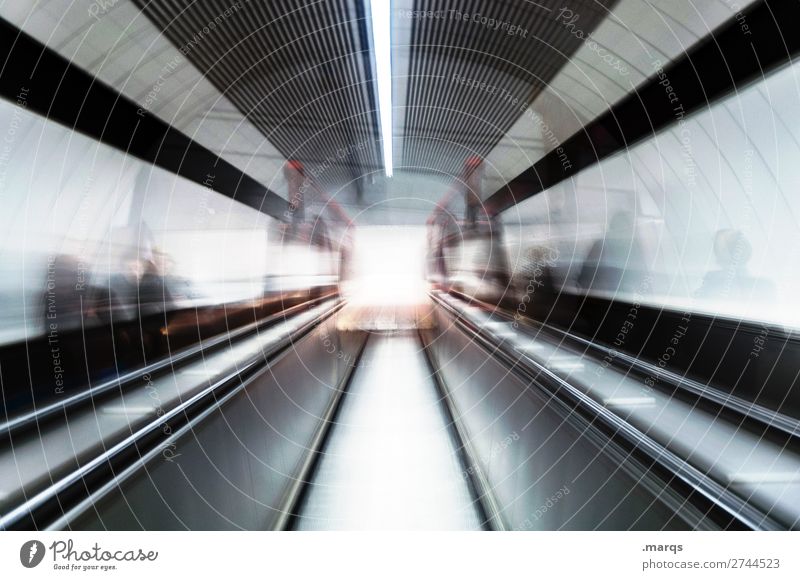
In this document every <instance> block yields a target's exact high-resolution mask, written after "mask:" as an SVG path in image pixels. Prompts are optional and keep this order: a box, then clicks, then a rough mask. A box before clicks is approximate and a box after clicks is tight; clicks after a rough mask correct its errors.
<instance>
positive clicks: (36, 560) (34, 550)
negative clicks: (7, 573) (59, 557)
mask: <svg viewBox="0 0 800 580" xmlns="http://www.w3.org/2000/svg"><path fill="white" fill-rule="evenodd" d="M44 551H45V550H44V544H43V543H41V542H40V541H39V540H28V541H27V542H25V543H24V544H22V547H21V548H20V549H19V561H20V562H22V565H23V566H25V567H26V568H35V567H36V566H38V565H39V564H40V563H41V562H42V560H43V559H44Z"/></svg>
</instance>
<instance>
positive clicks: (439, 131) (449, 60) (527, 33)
mask: <svg viewBox="0 0 800 580" xmlns="http://www.w3.org/2000/svg"><path fill="white" fill-rule="evenodd" d="M614 4H615V0H601V1H594V0H579V1H573V2H570V3H569V8H570V9H571V10H572V12H573V13H574V14H575V15H577V16H578V18H577V19H576V21H575V25H574V26H573V27H571V28H567V27H566V26H565V24H564V20H563V19H558V18H557V16H558V15H559V11H560V10H561V8H562V7H565V3H564V2H562V1H561V0H542V1H539V2H520V1H519V0H503V1H497V0H480V1H475V0H461V1H459V2H445V1H444V0H416V2H415V3H414V10H417V11H432V12H434V13H436V12H437V11H439V13H440V14H442V13H446V17H444V18H428V17H415V18H414V19H413V28H412V31H411V47H410V49H411V54H410V63H409V71H408V74H409V82H408V88H407V96H406V109H405V117H404V121H403V127H402V128H400V131H401V132H402V134H403V147H402V165H403V166H405V167H406V168H407V169H409V170H415V171H430V170H434V171H437V172H439V171H441V172H444V173H445V174H448V175H458V174H459V173H460V172H461V169H462V167H463V164H464V161H465V160H466V159H467V158H469V157H471V156H478V157H481V158H483V157H485V156H487V155H488V154H489V152H490V151H491V150H492V149H493V148H494V146H495V145H496V144H497V143H498V142H499V140H500V139H501V138H502V137H503V135H504V134H505V133H506V132H507V131H508V130H509V129H510V128H511V126H512V125H513V124H514V122H515V121H516V120H517V119H518V118H519V116H520V115H521V114H523V112H524V109H525V108H524V106H522V104H523V103H528V104H530V103H532V102H533V100H534V98H535V97H536V96H537V95H538V94H539V93H540V92H541V91H542V90H543V89H544V88H545V87H546V86H547V84H548V82H549V81H550V80H551V79H552V78H553V77H554V76H555V75H556V73H557V72H558V71H559V70H560V69H561V67H562V66H563V65H564V63H566V62H567V60H568V59H569V58H570V56H571V55H572V54H573V53H574V52H575V51H576V50H577V49H578V48H580V46H581V45H582V43H583V40H581V38H579V35H578V34H576V33H575V31H580V33H581V34H582V35H584V37H585V35H588V34H590V33H591V32H592V30H594V28H595V27H596V26H597V24H599V22H600V21H601V20H602V19H603V18H605V17H606V15H607V14H608V10H609V9H610V8H611V7H612V6H613V5H614ZM459 15H461V16H460V20H459ZM484 18H486V19H487V20H486V23H484ZM476 19H477V21H476ZM488 19H491V20H492V21H493V22H494V23H495V24H492V25H490V23H489V20H488ZM497 23H499V24H497ZM506 24H507V25H508V26H507V27H506ZM512 26H514V27H516V28H515V29H513V30H514V31H515V32H514V33H509V32H508V31H510V30H512V28H511V27H512ZM504 27H505V28H504ZM570 31H571V32H572V33H569V32H570ZM396 74H397V73H396ZM455 74H457V75H459V78H461V79H468V80H470V81H476V82H477V83H484V88H470V87H468V86H466V85H462V84H460V83H459V82H457V80H455V79H454V75H455ZM515 99H516V100H515Z"/></svg>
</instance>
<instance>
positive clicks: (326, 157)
mask: <svg viewBox="0 0 800 580" xmlns="http://www.w3.org/2000/svg"><path fill="white" fill-rule="evenodd" d="M136 3H137V5H138V6H139V8H140V9H141V10H142V12H143V13H144V14H146V15H147V16H148V17H149V18H150V19H151V20H152V21H153V22H154V23H155V24H156V26H157V27H158V28H159V29H160V30H161V31H162V32H163V33H164V34H165V35H166V36H167V37H168V38H169V39H170V41H171V42H172V43H173V44H174V45H175V46H177V47H179V49H180V50H181V52H182V53H183V54H185V56H186V57H187V58H188V59H189V60H190V61H191V62H192V63H193V64H194V66H195V67H197V68H198V69H199V70H200V71H201V72H202V73H203V74H204V75H205V76H206V78H208V79H209V80H210V81H211V82H212V84H214V85H215V86H216V87H217V88H218V89H219V90H220V91H221V92H222V93H223V94H224V95H225V96H226V97H227V98H229V99H230V101H231V102H232V103H233V104H234V105H235V106H236V107H237V108H238V109H239V110H240V112H241V113H242V114H243V115H245V116H246V117H247V118H248V119H249V120H250V122H251V123H253V125H254V126H256V127H257V128H258V129H259V130H260V131H261V133H262V134H263V135H264V137H265V138H266V139H267V140H268V141H270V142H271V143H272V144H273V145H274V146H275V147H276V148H277V149H278V150H279V151H280V152H281V154H282V155H284V156H285V157H286V158H287V159H299V160H300V161H302V162H303V163H304V164H305V165H306V167H307V168H309V169H310V170H311V171H312V172H313V173H314V175H315V176H316V180H317V182H318V183H319V184H320V185H321V186H322V187H323V188H324V189H327V190H329V191H330V190H338V189H339V188H341V187H343V184H352V185H353V187H354V188H355V189H356V190H360V188H361V184H362V182H363V179H362V176H364V175H368V174H374V173H375V172H379V173H380V172H382V166H383V163H382V157H381V155H382V154H381V149H380V135H379V125H378V120H377V111H376V107H377V101H376V97H375V90H376V88H375V83H374V76H375V75H374V62H373V61H372V56H371V52H370V49H371V47H370V40H369V38H370V34H369V29H368V24H367V20H368V14H365V12H364V3H363V2H361V1H360V0H351V1H346V0H331V1H324V2H306V1H305V0H296V1H287V0H284V1H281V2H240V3H238V4H233V5H232V4H231V3H230V1H229V0H195V1H193V2H148V1H146V0H136ZM614 3H615V0H602V1H596V0H580V1H573V2H570V3H569V6H570V9H571V10H573V11H574V12H575V14H579V15H580V25H581V28H580V30H581V31H583V32H584V33H589V32H591V31H592V30H593V29H594V28H595V27H596V25H597V24H598V23H599V22H600V21H602V20H603V18H605V17H606V15H607V14H608V9H610V8H611V6H612V5H613V4H614ZM232 6H233V7H234V8H235V9H231V7H232ZM393 6H394V10H393V13H392V18H393V26H394V29H393V59H394V70H393V74H394V83H395V89H394V92H395V102H394V106H395V114H394V142H395V153H394V163H395V166H396V167H397V169H398V170H404V171H410V172H423V173H435V174H439V175H446V176H459V175H460V174H461V170H462V168H463V164H464V161H465V160H466V159H467V158H468V157H472V156H478V157H485V156H487V155H488V154H489V153H490V152H491V151H492V149H493V148H494V147H495V146H496V145H497V143H498V142H499V141H500V140H501V139H502V137H503V135H504V134H505V133H506V132H507V131H508V130H509V129H510V128H511V127H512V126H513V124H514V122H515V121H516V120H517V119H518V118H519V117H520V115H521V114H522V112H523V111H524V107H521V106H520V105H521V103H530V102H532V101H533V100H534V99H535V97H536V96H537V95H538V94H539V93H540V92H541V91H542V90H543V88H545V87H546V86H547V84H548V82H549V81H550V80H551V79H552V78H553V77H554V76H555V75H556V74H557V73H558V71H559V70H560V69H561V67H562V66H563V65H564V63H565V62H566V61H567V60H568V59H569V58H570V57H571V55H572V54H573V53H574V52H575V51H576V50H577V49H578V48H579V47H580V45H581V44H582V40H581V39H580V38H579V37H578V36H577V35H575V34H565V33H564V28H565V27H564V23H563V22H562V21H561V20H559V19H558V18H556V15H557V14H558V11H559V9H560V8H561V7H563V6H564V3H563V1H562V0H543V1H542V2H539V3H533V2H520V1H519V0H506V1H497V0H495V1H488V0H484V1H479V2H475V1H461V2H445V1H443V0H437V1H416V2H414V1H412V0H406V1H405V2H404V1H397V2H395V3H394V5H393ZM408 10H414V11H442V12H440V13H443V14H446V16H447V17H446V18H427V17H419V16H412V15H409V13H408ZM459 14H462V15H469V17H468V18H467V19H464V17H463V16H458V15H459ZM477 15H480V17H479V20H478V21H474V20H473V18H477V17H478V16H477ZM484 19H486V22H485V23H484V22H483V20H484ZM488 19H491V22H494V23H501V24H497V25H493V24H491V23H490V21H489V20H488ZM210 23H214V27H213V29H212V33H211V34H206V35H205V37H204V38H202V37H201V36H200V35H201V34H202V33H201V31H203V30H204V29H205V30H208V29H209V24H210ZM512 26H513V27H514V28H511V27H512ZM512 30H513V32H512ZM200 38H202V41H198V40H199V39H200ZM454 75H458V77H459V78H462V79H470V80H474V81H477V82H479V83H486V85H485V86H486V87H497V88H496V90H495V89H492V90H494V94H493V93H492V90H489V89H479V88H470V87H468V86H466V85H462V84H459V83H458V82H457V81H456V80H454V78H455V77H454ZM503 91H504V92H503ZM513 99H517V101H513ZM359 193H360V191H359Z"/></svg>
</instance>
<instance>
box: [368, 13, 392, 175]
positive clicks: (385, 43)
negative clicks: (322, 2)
mask: <svg viewBox="0 0 800 580" xmlns="http://www.w3.org/2000/svg"><path fill="white" fill-rule="evenodd" d="M367 3H368V5H369V10H370V14H371V15H372V46H373V47H375V66H376V68H377V77H378V110H379V113H380V121H381V138H382V139H383V162H384V167H385V169H386V177H391V176H392V3H391V0H367Z"/></svg>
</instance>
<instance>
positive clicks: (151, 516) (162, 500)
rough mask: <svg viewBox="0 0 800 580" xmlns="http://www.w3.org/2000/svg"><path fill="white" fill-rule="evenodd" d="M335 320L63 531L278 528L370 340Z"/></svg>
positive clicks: (67, 521) (71, 518)
mask: <svg viewBox="0 0 800 580" xmlns="http://www.w3.org/2000/svg"><path fill="white" fill-rule="evenodd" d="M336 319H337V317H336V316H334V317H331V318H328V319H327V320H326V321H325V322H323V323H322V324H321V325H320V326H318V327H316V328H315V329H314V330H313V331H312V332H310V333H309V334H308V335H306V336H305V337H304V338H303V339H302V340H300V341H298V342H296V343H294V344H293V346H292V347H290V348H289V349H288V350H287V351H286V352H285V353H284V354H283V355H282V356H281V357H280V358H279V359H277V360H276V361H275V362H274V363H273V364H271V365H270V366H269V367H268V368H266V369H265V370H264V371H263V372H262V373H261V374H260V375H258V376H257V377H256V378H255V380H254V381H253V382H251V383H250V384H247V385H246V386H245V387H244V388H243V389H241V390H239V391H238V392H236V393H235V395H234V396H233V397H232V398H231V399H229V400H227V401H226V402H225V403H224V404H222V405H221V406H219V407H218V408H216V409H214V410H213V411H211V412H210V413H209V414H208V415H207V416H205V418H203V419H202V420H200V421H196V422H195V423H194V424H192V425H190V428H189V429H188V430H183V431H182V432H180V431H179V432H178V433H176V435H175V437H174V438H173V439H172V440H170V441H169V442H168V443H167V444H166V445H165V446H164V447H163V448H162V449H159V450H156V451H157V453H155V454H151V455H152V457H149V458H148V459H147V460H145V461H143V462H142V463H140V464H139V465H138V466H136V468H135V469H133V470H132V472H131V473H130V474H128V475H127V477H126V476H124V475H123V476H120V477H118V478H117V482H116V485H114V486H113V488H111V489H110V490H108V491H107V492H106V493H105V494H104V495H103V496H102V497H98V498H95V500H94V502H93V504H92V505H83V506H82V509H77V508H76V510H74V511H73V512H72V513H69V514H68V515H67V516H66V517H65V518H64V519H63V520H62V521H61V522H59V524H58V527H64V528H71V529H77V530H99V529H111V530H138V529H146V530H152V529H160V530H176V529H177V530H180V529H192V530H236V529H248V530H268V529H273V528H275V527H276V526H277V525H279V524H280V522H281V521H282V518H283V514H282V510H283V509H284V508H286V507H287V506H289V505H290V504H291V496H292V494H293V489H294V484H295V483H296V480H297V479H298V477H299V476H300V475H301V473H302V468H303V465H304V463H305V462H306V461H307V459H308V458H309V456H310V454H311V453H312V449H311V446H312V444H313V442H314V439H315V436H316V435H317V433H318V431H319V430H320V428H321V427H322V426H323V423H324V420H323V418H324V417H325V415H326V413H327V412H328V411H329V409H331V408H332V405H334V404H335V402H336V400H337V395H338V389H340V388H341V387H342V383H343V382H344V381H345V380H346V378H347V375H348V369H349V368H350V367H352V366H353V365H354V364H355V360H356V358H357V355H358V353H359V351H360V349H361V347H362V346H363V344H364V341H365V334H364V333H360V332H343V331H338V330H337V328H336ZM158 451H160V452H158Z"/></svg>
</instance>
